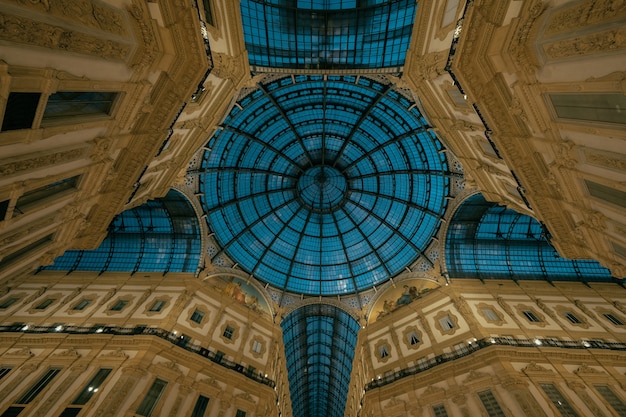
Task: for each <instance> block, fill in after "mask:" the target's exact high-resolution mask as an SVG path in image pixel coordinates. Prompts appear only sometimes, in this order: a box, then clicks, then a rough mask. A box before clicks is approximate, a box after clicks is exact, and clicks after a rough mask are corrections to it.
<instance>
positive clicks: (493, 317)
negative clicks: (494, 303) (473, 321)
mask: <svg viewBox="0 0 626 417" xmlns="http://www.w3.org/2000/svg"><path fill="white" fill-rule="evenodd" d="M481 311H482V313H483V316H485V318H486V319H487V321H500V317H498V315H497V314H496V312H495V311H493V310H492V309H491V308H483V309H482V310H481Z"/></svg>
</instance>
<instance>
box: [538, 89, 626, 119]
mask: <svg viewBox="0 0 626 417" xmlns="http://www.w3.org/2000/svg"><path fill="white" fill-rule="evenodd" d="M550 99H551V100H552V105H553V106H554V110H555V111H556V114H557V116H558V117H559V118H561V119H574V120H583V121H590V122H607V123H620V124H624V123H625V121H626V95H624V94H615V93H585V94H557V93H552V94H550Z"/></svg>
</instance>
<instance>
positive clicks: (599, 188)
mask: <svg viewBox="0 0 626 417" xmlns="http://www.w3.org/2000/svg"><path fill="white" fill-rule="evenodd" d="M625 116H626V115H625ZM585 184H586V185H587V189H588V190H589V194H590V195H591V196H592V197H595V198H597V199H600V200H603V201H606V202H607V203H609V204H613V205H616V206H620V207H622V208H626V192H624V191H620V190H617V189H615V188H612V187H607V186H606V185H602V184H598V183H596V182H593V181H589V180H585Z"/></svg>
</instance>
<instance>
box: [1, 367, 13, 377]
mask: <svg viewBox="0 0 626 417" xmlns="http://www.w3.org/2000/svg"><path fill="white" fill-rule="evenodd" d="M9 372H11V368H0V379H2V378H4V376H5V375H6V374H8V373H9Z"/></svg>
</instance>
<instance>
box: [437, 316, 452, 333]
mask: <svg viewBox="0 0 626 417" xmlns="http://www.w3.org/2000/svg"><path fill="white" fill-rule="evenodd" d="M439 324H440V325H441V328H442V329H443V330H444V331H445V330H451V329H454V322H453V321H452V319H451V318H450V316H445V317H442V318H440V319H439Z"/></svg>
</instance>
